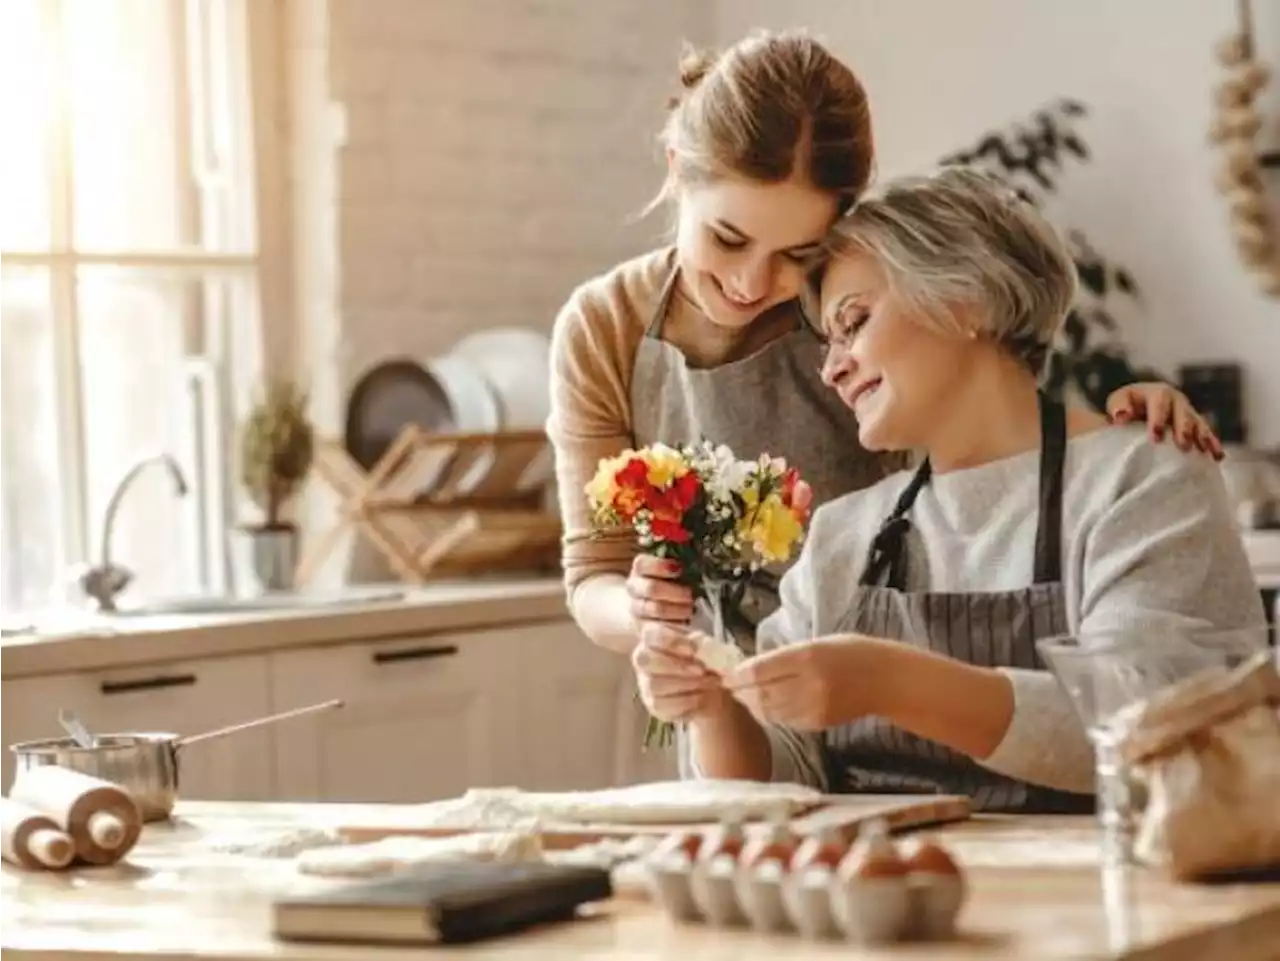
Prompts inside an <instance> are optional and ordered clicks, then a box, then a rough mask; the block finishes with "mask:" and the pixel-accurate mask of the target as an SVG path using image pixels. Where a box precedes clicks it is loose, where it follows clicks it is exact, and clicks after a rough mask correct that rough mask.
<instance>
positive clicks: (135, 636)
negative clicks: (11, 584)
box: [0, 577, 569, 680]
mask: <svg viewBox="0 0 1280 961" xmlns="http://www.w3.org/2000/svg"><path fill="white" fill-rule="evenodd" d="M406 592H407V596H406V597H405V598H404V599H403V600H395V601H374V602H367V603H359V602H355V603H351V604H349V605H345V606H342V607H336V606H333V607H313V608H306V607H299V608H295V609H292V610H286V611H244V612H239V613H234V614H232V613H219V614H182V615H159V614H156V615H147V616H143V617H139V616H130V617H118V618H114V619H112V618H109V617H107V616H99V617H96V618H93V619H92V620H87V621H86V623H85V626H84V628H83V629H76V630H74V631H65V632H63V633H61V634H55V635H52V636H49V635H43V636H42V635H19V636H17V637H12V638H6V639H5V640H4V642H3V645H0V676H2V677H3V678H4V679H5V680H11V679H13V678H20V677H32V676H36V675H40V674H58V673H63V672H68V671H92V670H102V669H111V668H121V667H132V666H136V665H139V664H152V663H159V662H164V661H174V660H183V659H187V658H196V657H223V656H227V655H232V654H254V653H263V652H266V651H272V650H282V649H285V648H294V647H311V646H317V645H324V644H340V643H344V642H350V641H356V640H366V639H369V640H379V639H381V640H387V639H391V638H396V637H425V636H429V635H431V634H439V633H444V632H449V631H464V630H474V629H482V628H486V627H496V626H500V625H502V624H528V623H530V622H532V621H545V620H559V619H567V618H568V616H569V615H568V612H567V610H566V608H565V599H564V587H563V584H562V582H561V581H560V579H559V578H555V577H544V578H530V579H522V580H515V579H512V580H498V579H494V580H474V581H456V582H442V583H440V584H432V585H428V586H425V587H418V588H407V589H406Z"/></svg>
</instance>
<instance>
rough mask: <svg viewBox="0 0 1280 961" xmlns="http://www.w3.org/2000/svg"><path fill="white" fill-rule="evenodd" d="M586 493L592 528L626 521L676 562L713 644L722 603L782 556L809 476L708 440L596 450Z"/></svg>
mask: <svg viewBox="0 0 1280 961" xmlns="http://www.w3.org/2000/svg"><path fill="white" fill-rule="evenodd" d="M586 495H587V499H588V501H589V502H590V504H591V508H592V512H593V516H594V520H595V529H596V532H597V533H604V532H607V531H616V530H626V529H629V530H631V531H633V532H634V533H635V535H636V537H637V539H638V540H639V544H640V549H641V550H643V551H645V552H647V553H649V554H654V555H657V556H658V557H664V558H668V559H671V560H675V561H677V562H679V564H680V569H681V576H680V580H681V582H682V583H685V584H687V585H689V586H690V587H691V588H693V592H694V596H695V597H696V598H699V599H704V600H706V601H707V603H708V605H709V606H710V608H711V612H712V617H713V625H714V627H713V634H714V637H715V639H716V640H717V641H720V642H722V643H729V642H728V641H727V640H726V637H725V634H726V631H725V627H724V619H725V614H726V611H725V607H726V605H728V604H731V603H734V602H735V599H740V598H741V597H742V595H743V592H744V591H745V589H746V587H747V586H748V585H749V584H750V583H751V582H752V581H753V580H754V579H755V578H756V577H757V575H758V574H759V572H760V571H761V570H762V569H763V568H764V567H765V566H766V565H768V564H772V563H777V562H785V561H787V560H789V559H790V558H791V556H792V554H793V553H794V552H795V550H796V548H797V547H798V545H799V544H800V543H801V542H802V541H803V540H804V532H805V524H806V523H807V521H808V519H809V512H810V509H811V506H812V502H813V491H812V490H811V489H810V487H809V485H808V484H807V483H805V482H804V481H803V480H802V479H801V478H800V475H799V473H798V472H797V471H796V469H795V468H793V467H789V466H788V465H787V463H786V461H784V460H782V459H781V458H777V457H770V456H768V455H767V454H764V455H761V456H760V457H759V458H757V459H756V460H752V461H746V460H738V459H737V458H736V457H735V456H734V454H733V452H732V451H731V450H729V448H727V447H725V446H723V445H721V446H714V445H712V444H710V443H707V442H703V443H701V444H698V445H687V446H682V447H679V448H672V447H667V446H666V445H664V444H654V445H652V446H649V447H645V448H642V449H641V450H627V451H623V452H622V453H621V454H620V455H618V456H617V457H609V458H605V459H603V460H602V461H601V462H600V465H599V467H598V468H597V470H596V475H595V477H593V478H592V479H591V481H590V482H589V483H588V484H587V486H586ZM655 734H656V735H658V739H659V743H660V744H665V743H669V742H670V740H671V739H672V736H673V734H674V729H673V728H672V726H671V725H670V724H666V723H662V722H659V721H657V720H655V719H653V718H651V719H650V721H649V726H648V728H647V730H646V732H645V746H646V747H647V746H648V745H649V743H650V741H651V740H652V738H653V737H654V735H655Z"/></svg>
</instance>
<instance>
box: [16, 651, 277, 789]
mask: <svg viewBox="0 0 1280 961" xmlns="http://www.w3.org/2000/svg"><path fill="white" fill-rule="evenodd" d="M3 695H4V696H3V699H2V700H3V706H2V708H0V710H2V711H3V725H4V742H5V747H6V750H5V752H4V753H5V757H4V785H5V790H6V791H7V790H8V788H9V785H10V784H11V783H12V778H13V768H14V764H13V758H12V754H11V753H10V752H9V751H8V750H7V748H8V746H9V745H11V744H14V743H15V742H17V741H27V740H35V739H38V738H51V737H62V736H64V735H63V733H62V731H61V729H60V728H59V726H58V709H59V708H70V709H71V710H73V711H75V712H76V713H77V714H79V715H80V717H81V719H82V720H83V721H84V722H85V724H86V725H87V726H88V728H89V729H90V730H91V731H93V732H94V733H97V734H109V733H121V732H141V731H167V732H174V733H178V734H198V733H201V732H202V731H209V730H213V729H214V728H219V727H225V726H226V725H229V724H234V723H236V722H238V721H245V720H251V719H253V718H256V717H261V716H263V715H266V714H270V713H271V701H270V690H269V685H268V670H267V659H266V657H258V656H254V657H229V658H220V659H210V660H191V661H174V662H169V663H163V664H152V665H147V666H141V667H130V668H127V669H124V670H111V671H92V672H83V673H74V674H51V675H47V676H43V677H31V678H19V679H14V680H8V681H5V682H4V683H3ZM271 740H272V739H271V729H270V728H262V729H258V730H252V731H245V732H244V733H242V734H236V735H232V736H230V737H227V738H224V739H219V740H212V741H206V742H204V743H201V744H193V745H191V746H190V747H188V748H182V749H180V753H179V761H178V764H179V771H178V773H179V785H178V794H179V797H182V798H187V799H189V800H235V801H265V800H270V799H271V798H272V797H273V795H274V793H275V786H274V777H273V767H274V757H273V754H272V750H271Z"/></svg>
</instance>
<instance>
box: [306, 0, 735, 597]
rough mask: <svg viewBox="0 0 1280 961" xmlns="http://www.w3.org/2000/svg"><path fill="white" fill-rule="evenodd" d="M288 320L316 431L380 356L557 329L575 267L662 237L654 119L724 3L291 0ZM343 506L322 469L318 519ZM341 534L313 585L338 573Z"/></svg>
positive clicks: (312, 512) (313, 525) (330, 422)
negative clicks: (503, 329)
mask: <svg viewBox="0 0 1280 961" xmlns="http://www.w3.org/2000/svg"><path fill="white" fill-rule="evenodd" d="M281 2H283V3H285V4H286V6H287V9H288V15H287V16H286V18H285V20H286V31H285V32H286V39H287V54H286V55H287V58H288V61H289V70H288V73H289V103H290V111H289V115H290V137H289V141H290V147H291V158H290V163H289V168H290V172H291V175H292V177H291V189H290V193H289V202H290V203H291V205H292V211H291V218H292V223H293V242H294V251H293V253H294V257H293V259H294V270H293V275H294V317H295V319H294V324H295V326H296V329H297V333H296V336H295V338H294V341H293V343H294V344H295V345H296V349H297V351H298V356H299V360H300V366H301V367H302V369H303V370H304V371H305V372H306V374H307V376H308V378H309V380H310V382H311V385H312V389H313V398H314V403H315V414H316V418H317V422H318V425H319V428H320V430H321V431H322V432H324V433H327V434H329V435H332V436H336V435H337V434H338V433H339V432H340V430H341V426H342V420H343V416H344V411H345V403H346V397H347V393H348V391H349V389H350V386H351V384H352V383H353V381H354V380H355V378H356V377H357V376H358V375H359V373H360V372H361V371H363V370H364V369H365V368H367V367H368V366H369V365H370V364H372V363H374V362H376V361H377V360H379V359H382V358H384V357H388V356H395V355H404V356H410V357H422V358H425V357H428V356H431V355H433V354H437V353H442V352H444V351H447V350H448V349H449V348H450V346H451V345H452V344H453V343H454V342H456V341H457V340H458V339H459V338H460V337H462V336H464V335H465V334H467V333H468V332H470V331H472V330H476V329H480V328H484V327H492V326H499V325H509V324H516V325H523V326H531V327H536V328H539V329H542V330H550V328H551V324H552V321H553V319H554V317H555V314H556V311H557V310H558V309H559V307H560V306H561V304H563V302H564V300H565V298H566V297H567V296H568V294H569V292H570V291H571V290H572V289H573V287H574V286H575V285H577V284H578V283H580V282H581V281H583V280H585V279H586V278H588V277H590V276H592V275H593V274H596V273H598V272H600V271H602V270H604V269H607V268H608V267H609V266H611V265H612V264H614V263H616V262H618V261H620V260H622V259H624V258H626V257H629V256H632V255H634V254H636V253H639V252H641V251H643V250H645V249H647V248H649V247H651V246H653V245H654V244H655V243H658V242H660V239H661V237H662V234H663V229H664V225H663V223H662V219H661V217H660V216H655V217H653V218H651V219H648V220H645V221H643V222H640V223H633V222H630V221H631V219H632V218H633V216H634V215H635V214H636V213H637V212H638V211H639V210H640V209H641V208H642V207H643V206H644V205H645V203H646V202H647V201H648V199H649V198H650V197H651V196H652V195H653V193H654V192H655V191H656V190H657V189H658V187H659V185H660V183H661V179H662V169H663V165H662V158H661V154H660V150H659V148H658V146H657V143H656V134H657V131H658V128H659V126H660V125H661V123H662V121H663V119H664V116H665V114H664V104H665V102H666V99H667V98H668V97H669V96H670V95H671V94H672V93H673V92H675V91H676V89H677V62H678V57H679V53H680V43H681V41H682V40H686V39H688V40H692V41H694V42H705V41H706V39H707V37H708V36H709V35H710V32H711V21H712V7H713V3H712V0H645V2H643V3H639V2H634V0H281ZM334 506H335V505H334V503H333V501H332V498H331V497H329V496H327V495H326V493H325V492H324V490H323V489H322V485H311V489H310V493H309V496H308V500H307V504H306V506H305V513H304V516H305V518H306V521H305V523H306V525H307V527H308V528H310V530H311V531H312V532H317V531H319V530H322V529H325V528H327V527H328V526H329V525H330V524H331V523H332V519H333V510H334ZM343 553H344V552H343V551H339V552H338V553H337V554H336V555H335V560H334V563H332V564H330V565H329V566H328V567H327V568H326V570H325V571H324V572H322V574H321V577H320V578H319V580H320V581H321V582H332V581H334V580H336V579H338V578H340V577H341V576H342V570H343V567H344V564H343V561H342V556H343Z"/></svg>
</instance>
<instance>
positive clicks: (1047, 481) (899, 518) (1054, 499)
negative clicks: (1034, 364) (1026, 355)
mask: <svg viewBox="0 0 1280 961" xmlns="http://www.w3.org/2000/svg"><path fill="white" fill-rule="evenodd" d="M1036 399H1037V400H1038V402H1039V405H1040V495H1039V517H1038V518H1037V520H1036V547H1035V580H1034V583H1036V584H1056V583H1057V582H1059V581H1061V580H1062V488H1063V469H1064V466H1065V464H1066V459H1067V457H1066V454H1067V412H1066V408H1064V407H1063V406H1062V404H1060V403H1059V402H1058V401H1056V400H1053V399H1052V398H1051V397H1048V396H1047V395H1045V394H1044V393H1041V392H1037V394H1036ZM931 476H932V468H931V467H930V466H929V461H928V460H927V459H926V460H925V462H924V463H923V464H921V465H920V467H919V468H918V469H917V470H916V473H915V476H914V477H912V478H911V483H910V484H908V485H907V486H906V488H905V489H904V490H903V492H902V493H901V494H900V495H899V497H898V501H897V503H896V504H895V505H894V507H893V511H892V512H891V513H890V514H889V516H888V517H886V518H885V519H884V523H882V524H881V525H880V530H879V531H877V532H876V536H875V537H873V538H872V539H871V547H870V549H869V550H868V551H867V562H866V564H865V565H864V567H863V571H862V577H861V578H860V579H859V581H858V583H859V584H860V585H861V586H863V587H871V586H884V587H889V588H892V589H893V590H898V591H902V590H906V583H907V532H908V531H909V530H911V520H910V518H909V517H907V514H908V512H909V511H910V510H911V507H912V505H913V504H915V501H916V497H917V496H918V495H919V494H920V491H921V489H922V488H923V487H924V485H925V484H927V483H929V478H930V477H931ZM886 575H887V579H885V580H884V581H883V583H882V578H886Z"/></svg>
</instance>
